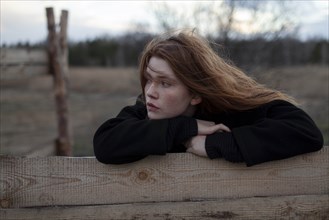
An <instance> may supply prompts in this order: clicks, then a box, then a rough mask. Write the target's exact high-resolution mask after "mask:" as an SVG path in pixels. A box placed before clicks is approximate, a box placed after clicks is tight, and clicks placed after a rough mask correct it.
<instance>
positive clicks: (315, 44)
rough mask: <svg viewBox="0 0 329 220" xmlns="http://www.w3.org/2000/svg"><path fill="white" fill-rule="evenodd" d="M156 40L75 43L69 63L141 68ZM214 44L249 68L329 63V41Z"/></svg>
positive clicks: (129, 37)
mask: <svg viewBox="0 0 329 220" xmlns="http://www.w3.org/2000/svg"><path fill="white" fill-rule="evenodd" d="M153 37H154V35H152V34H146V33H134V34H133V33H130V34H126V35H123V36H120V37H98V38H95V39H92V40H86V41H83V42H77V43H71V44H69V63H70V65H72V66H104V67H123V66H137V65H138V59H139V55H140V54H141V52H142V50H143V48H144V46H145V45H146V44H147V42H149V41H150V40H151V39H152V38H153ZM210 42H213V43H211V45H212V47H213V48H214V50H215V51H216V52H217V53H218V54H219V55H220V56H221V57H223V58H225V59H227V60H230V61H233V62H234V63H235V64H236V65H238V66H243V67H245V68H249V67H250V68H251V67H259V66H261V67H275V66H289V65H304V64H320V65H328V64H329V54H328V53H329V42H328V41H326V40H323V39H313V40H308V41H301V40H299V39H295V38H289V37H287V38H280V39H273V40H266V39H263V38H258V39H249V40H245V39H244V40H243V39H240V40H239V39H234V40H227V39H226V40H225V44H224V43H223V41H222V40H221V39H210Z"/></svg>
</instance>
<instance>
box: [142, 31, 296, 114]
mask: <svg viewBox="0 0 329 220" xmlns="http://www.w3.org/2000/svg"><path fill="white" fill-rule="evenodd" d="M152 56H156V57H159V58H161V59H164V60H166V61H167V62H168V64H169V65H170V67H171V68H172V70H173V71H174V73H175V74H176V76H177V77H178V78H179V79H180V80H181V81H182V82H183V83H184V84H185V85H186V86H187V87H188V89H189V90H190V92H191V93H192V94H196V95H199V96H200V97H201V98H202V102H201V103H200V104H199V106H200V108H201V110H203V111H205V112H210V113H219V112H222V111H230V110H236V111H243V110H248V109H252V108H255V107H258V106H260V105H262V104H265V103H268V102H270V101H273V100H278V99H279V100H286V101H288V102H291V103H294V104H295V101H294V99H293V98H291V97H289V96H288V95H286V94H284V93H282V92H279V91H276V90H273V89H270V88H267V87H265V86H264V85H261V84H259V83H257V82H256V81H255V80H253V79H252V78H251V77H249V76H247V75H246V74H245V73H244V72H243V71H241V70H240V69H239V68H237V67H236V66H234V65H232V64H230V63H228V62H226V61H225V60H224V59H223V58H221V57H220V56H219V55H218V54H216V53H215V51H214V50H213V49H212V48H211V46H210V44H209V42H208V41H207V40H206V39H204V38H202V37H200V36H199V35H197V34H196V33H195V32H193V31H191V32H186V31H181V32H178V33H167V34H164V35H161V36H159V37H157V38H155V39H153V40H152V41H151V42H150V43H148V44H147V45H146V47H145V49H144V51H143V53H142V55H141V59H140V65H139V73H140V82H141V86H142V88H144V87H145V83H146V79H145V77H144V73H145V71H146V68H147V65H148V62H149V60H150V59H151V57H152Z"/></svg>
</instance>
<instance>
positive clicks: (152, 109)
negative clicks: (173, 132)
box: [144, 57, 201, 119]
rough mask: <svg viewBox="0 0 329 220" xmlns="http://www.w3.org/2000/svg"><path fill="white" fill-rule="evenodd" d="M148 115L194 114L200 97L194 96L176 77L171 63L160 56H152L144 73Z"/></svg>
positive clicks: (153, 116)
mask: <svg viewBox="0 0 329 220" xmlns="http://www.w3.org/2000/svg"><path fill="white" fill-rule="evenodd" d="M144 77H145V79H146V84H145V87H144V93H145V100H146V108H147V115H148V117H149V119H164V118H173V117H176V116H179V115H185V116H192V115H193V114H194V111H195V105H197V104H199V103H200V102H201V98H200V97H198V96H197V97H196V96H193V95H192V94H191V93H190V92H189V91H188V88H187V87H186V86H185V85H184V84H183V83H182V82H181V81H180V80H179V79H178V78H177V77H176V75H175V74H174V72H173V70H172V69H171V67H170V66H169V64H168V63H167V62H166V61H165V60H163V59H161V58H158V57H151V59H150V61H149V64H148V66H147V68H146V72H145V73H144Z"/></svg>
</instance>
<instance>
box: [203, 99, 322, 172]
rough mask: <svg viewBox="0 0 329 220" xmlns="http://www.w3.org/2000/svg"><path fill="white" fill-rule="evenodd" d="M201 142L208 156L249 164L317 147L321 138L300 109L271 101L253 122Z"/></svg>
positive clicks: (297, 153)
mask: <svg viewBox="0 0 329 220" xmlns="http://www.w3.org/2000/svg"><path fill="white" fill-rule="evenodd" d="M262 115H263V116H262ZM205 145H206V146H205V147H206V150H207V154H208V156H209V157H210V158H216V157H224V158H225V159H227V160H229V161H232V162H241V161H245V162H246V164H247V165H248V166H251V165H255V164H259V163H263V162H266V161H271V160H278V159H284V158H288V157H292V156H295V155H299V154H303V153H308V152H312V151H317V150H320V149H321V148H322V146H323V137H322V134H321V132H320V130H319V129H318V128H317V126H316V125H315V123H314V122H313V120H312V119H311V118H310V117H309V116H308V115H307V114H306V113H305V112H304V111H302V110H301V109H299V108H297V107H296V106H294V105H292V104H290V103H287V102H284V101H274V102H272V103H269V104H267V105H264V106H263V107H262V108H261V111H260V114H259V119H258V120H256V121H255V122H254V123H252V124H249V125H244V126H240V127H236V128H233V129H232V132H231V133H215V134H212V135H209V136H207V139H206V143H205Z"/></svg>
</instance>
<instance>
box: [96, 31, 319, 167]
mask: <svg viewBox="0 0 329 220" xmlns="http://www.w3.org/2000/svg"><path fill="white" fill-rule="evenodd" d="M139 73H140V82H141V86H142V89H143V94H142V95H141V96H140V97H139V98H138V99H137V101H136V104H135V105H133V106H127V107H125V108H123V109H122V110H121V112H120V113H119V114H118V116H117V117H116V118H112V119H109V120H107V121H106V122H105V123H103V124H102V125H101V126H100V127H99V128H98V130H97V131H96V133H95V136H94V152H95V156H96V158H97V159H98V160H99V161H100V162H102V163H106V164H121V163H129V162H133V161H137V160H140V159H142V158H144V157H146V156H148V155H165V154H166V153H170V152H185V151H187V152H190V153H193V154H196V155H199V156H203V157H208V158H210V159H214V158H224V159H226V160H228V161H231V162H245V163H246V165H247V166H252V165H255V164H259V163H263V162H266V161H272V160H278V159H283V158H288V157H292V156H295V155H298V154H303V153H307V152H312V151H317V150H319V149H321V148H322V146H323V137H322V134H321V132H320V131H319V129H318V128H317V126H316V125H315V124H314V122H313V121H312V119H311V118H310V117H309V116H308V115H307V114H306V113H305V112H304V111H302V110H301V109H299V108H298V107H296V105H295V104H294V101H293V99H292V98H290V97H288V96H287V95H285V94H283V93H281V92H278V91H275V90H272V89H269V88H266V87H264V86H262V85H260V84H258V83H256V82H255V81H254V80H253V79H251V78H250V77H248V76H247V75H245V74H244V73H243V72H242V71H241V70H239V69H238V68H236V67H235V66H233V65H231V64H229V63H227V62H225V61H224V60H223V59H222V58H221V57H219V56H218V55H217V54H216V53H215V52H214V51H213V50H212V49H211V47H210V45H209V44H208V42H207V41H206V40H205V39H203V38H201V37H199V36H197V35H196V34H195V33H194V32H180V33H174V34H169V35H164V36H160V37H158V38H156V39H154V40H152V41H151V42H150V43H149V44H148V45H147V46H146V47H145V49H144V51H143V53H142V56H141V60H140V66H139Z"/></svg>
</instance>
